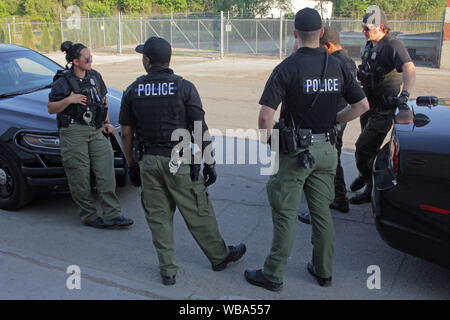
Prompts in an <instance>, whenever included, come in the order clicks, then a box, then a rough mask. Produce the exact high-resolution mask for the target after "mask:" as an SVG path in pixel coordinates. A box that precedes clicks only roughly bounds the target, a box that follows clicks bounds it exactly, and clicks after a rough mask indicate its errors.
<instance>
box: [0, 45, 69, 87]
mask: <svg viewBox="0 0 450 320" xmlns="http://www.w3.org/2000/svg"><path fill="white" fill-rule="evenodd" d="M58 69H61V67H60V66H59V65H58V64H56V63H55V62H53V61H51V60H49V59H47V58H45V57H44V56H42V55H40V54H39V53H37V52H34V51H16V52H6V53H0V95H5V94H15V93H21V92H27V91H32V90H35V89H39V88H43V87H46V86H49V85H50V84H51V83H52V82H53V76H54V75H55V73H56V71H57V70H58Z"/></svg>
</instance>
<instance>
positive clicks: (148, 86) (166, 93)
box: [134, 82, 178, 97]
mask: <svg viewBox="0 0 450 320" xmlns="http://www.w3.org/2000/svg"><path fill="white" fill-rule="evenodd" d="M177 91H178V87H177V86H176V84H175V82H151V83H140V84H138V86H137V88H135V89H134V93H135V95H136V97H170V96H174V95H176V93H177Z"/></svg>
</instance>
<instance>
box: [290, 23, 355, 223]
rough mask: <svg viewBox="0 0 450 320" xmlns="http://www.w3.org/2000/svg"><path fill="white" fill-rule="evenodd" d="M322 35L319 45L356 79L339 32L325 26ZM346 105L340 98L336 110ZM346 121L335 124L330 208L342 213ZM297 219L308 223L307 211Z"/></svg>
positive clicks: (345, 207) (345, 200)
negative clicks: (334, 172) (332, 188)
mask: <svg viewBox="0 0 450 320" xmlns="http://www.w3.org/2000/svg"><path fill="white" fill-rule="evenodd" d="M323 30H324V32H323V36H322V37H321V38H320V46H321V47H323V48H325V49H326V50H327V52H328V53H329V54H331V55H332V56H333V57H335V58H336V59H337V60H338V61H339V62H340V63H341V65H342V67H343V68H347V69H348V70H350V72H351V74H352V75H353V77H354V78H355V79H356V64H355V61H353V59H352V58H350V57H349V56H348V53H347V51H346V50H345V49H344V48H342V45H341V41H340V37H339V32H338V31H337V30H336V29H335V28H333V27H325V28H324V29H323ZM346 106H347V102H346V101H345V99H344V98H342V97H341V98H340V99H339V102H338V111H341V110H343V109H344V108H345V107H346ZM346 125H347V124H346V123H345V122H344V123H338V124H337V125H336V148H337V152H338V165H337V168H336V177H335V178H334V201H333V202H332V203H331V205H330V208H331V209H335V210H338V211H340V212H342V213H347V212H348V211H349V210H350V208H349V201H348V198H347V187H346V186H345V179H344V169H343V168H342V164H341V151H342V137H343V136H344V130H345V127H346ZM298 219H299V220H300V221H301V222H303V223H306V224H309V223H310V217H309V212H300V213H299V214H298Z"/></svg>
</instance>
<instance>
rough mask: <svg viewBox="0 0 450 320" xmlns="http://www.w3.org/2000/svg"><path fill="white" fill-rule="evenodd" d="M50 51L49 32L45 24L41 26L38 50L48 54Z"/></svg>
mask: <svg viewBox="0 0 450 320" xmlns="http://www.w3.org/2000/svg"><path fill="white" fill-rule="evenodd" d="M51 49H52V40H51V37H50V31H49V30H48V26H47V24H46V23H44V25H43V26H42V31H41V45H40V50H41V51H44V52H49V51H50V50H51Z"/></svg>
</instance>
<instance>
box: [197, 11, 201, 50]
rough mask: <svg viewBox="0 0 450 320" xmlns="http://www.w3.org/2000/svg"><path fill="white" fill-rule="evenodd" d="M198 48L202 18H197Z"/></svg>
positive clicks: (198, 47)
mask: <svg viewBox="0 0 450 320" xmlns="http://www.w3.org/2000/svg"><path fill="white" fill-rule="evenodd" d="M197 49H198V50H200V18H198V20H197Z"/></svg>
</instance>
